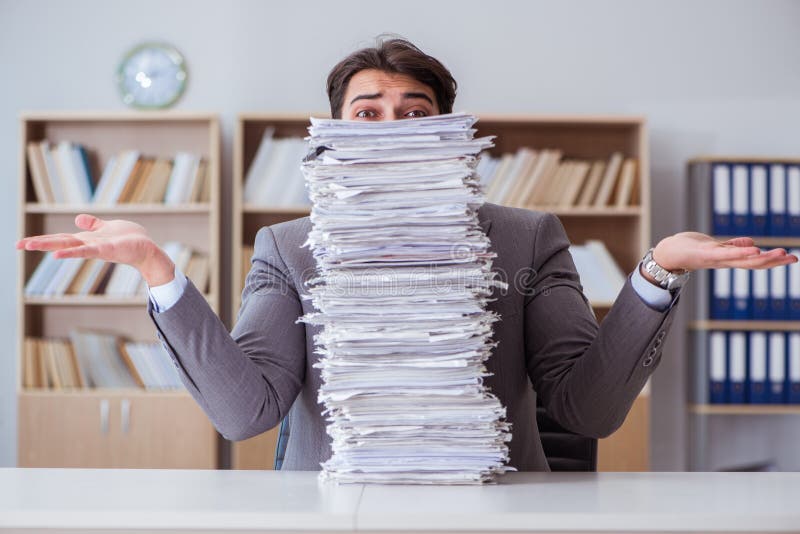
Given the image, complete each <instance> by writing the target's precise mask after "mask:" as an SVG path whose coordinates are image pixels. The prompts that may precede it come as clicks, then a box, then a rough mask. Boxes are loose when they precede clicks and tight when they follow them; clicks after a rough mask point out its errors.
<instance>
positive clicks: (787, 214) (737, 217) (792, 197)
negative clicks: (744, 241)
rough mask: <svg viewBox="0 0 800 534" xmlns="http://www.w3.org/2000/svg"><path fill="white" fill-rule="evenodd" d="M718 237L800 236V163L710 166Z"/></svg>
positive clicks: (714, 222)
mask: <svg viewBox="0 0 800 534" xmlns="http://www.w3.org/2000/svg"><path fill="white" fill-rule="evenodd" d="M711 173H712V192H711V194H712V204H713V207H712V212H713V222H712V231H713V232H714V234H715V235H719V236H729V235H753V236H797V235H800V164H795V165H786V164H783V163H771V164H768V163H724V162H715V163H714V164H713V165H711Z"/></svg>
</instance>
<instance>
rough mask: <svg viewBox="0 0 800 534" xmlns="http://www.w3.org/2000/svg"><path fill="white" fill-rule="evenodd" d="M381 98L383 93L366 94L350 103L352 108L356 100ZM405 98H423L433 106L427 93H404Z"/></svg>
mask: <svg viewBox="0 0 800 534" xmlns="http://www.w3.org/2000/svg"><path fill="white" fill-rule="evenodd" d="M381 97H383V93H371V94H366V95H358V96H356V97H355V98H354V99H353V100H351V101H350V105H351V106H352V105H353V102H355V101H356V100H377V99H378V98H381ZM403 98H405V99H409V98H422V99H423V100H427V101H428V102H430V103H431V104H433V100H431V97H429V96H428V95H426V94H425V93H403Z"/></svg>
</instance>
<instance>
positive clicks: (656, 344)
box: [524, 214, 677, 438]
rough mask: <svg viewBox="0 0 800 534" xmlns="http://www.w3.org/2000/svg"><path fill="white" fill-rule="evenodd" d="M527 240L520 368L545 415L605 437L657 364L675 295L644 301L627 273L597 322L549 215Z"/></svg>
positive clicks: (571, 427) (558, 226)
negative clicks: (667, 300) (653, 303)
mask: <svg viewBox="0 0 800 534" xmlns="http://www.w3.org/2000/svg"><path fill="white" fill-rule="evenodd" d="M533 247H534V255H533V257H534V260H533V265H532V269H533V272H534V273H535V276H533V277H532V281H531V282H530V283H529V285H528V286H527V287H526V288H524V289H525V295H526V297H525V319H524V325H525V326H524V328H525V357H526V365H527V369H528V375H529V377H530V379H531V382H532V384H533V388H534V390H535V391H536V392H537V394H538V395H539V398H540V399H541V401H542V404H543V406H544V407H545V409H546V410H547V412H548V414H549V415H550V417H552V418H553V419H555V420H556V421H557V422H558V423H560V424H561V425H562V426H563V427H565V428H567V429H569V430H571V431H573V432H576V433H579V434H582V435H586V436H592V437H598V438H600V437H606V436H608V435H610V434H611V433H613V432H614V431H615V430H616V429H617V428H619V427H620V426H621V425H622V423H623V422H624V421H625V417H626V415H627V414H628V411H629V410H630V408H631V406H632V405H633V401H634V400H635V399H636V397H637V395H638V394H639V392H640V391H641V389H642V388H643V387H644V384H645V382H646V381H647V379H648V377H649V376H650V375H651V374H652V373H653V371H654V370H655V368H656V367H657V366H658V364H659V362H660V359H661V352H662V343H663V340H664V337H665V336H666V333H667V331H668V330H669V326H670V324H671V323H672V318H673V314H674V310H675V307H674V304H675V303H676V302H677V301H676V302H674V303H673V305H672V306H670V307H669V308H668V309H667V310H663V311H662V310H657V309H654V308H651V307H650V306H648V305H647V304H646V303H645V302H644V301H643V300H642V299H641V298H640V297H639V295H638V294H637V293H636V292H635V290H634V289H633V287H632V286H631V281H630V278H628V280H627V281H626V283H625V285H624V287H623V288H622V290H621V292H620V294H619V295H618V296H617V300H616V301H615V303H614V305H613V306H612V307H611V309H610V310H609V312H608V314H607V315H606V317H605V319H604V320H603V322H602V325H601V326H600V327H598V325H597V321H596V320H595V317H594V314H593V312H592V310H591V307H590V306H589V303H588V302H587V300H586V298H585V297H584V295H583V293H582V288H581V285H580V280H579V278H578V273H577V271H576V269H575V265H574V263H573V261H572V256H571V255H570V254H569V250H568V247H569V240H568V239H567V236H566V233H565V232H564V228H563V226H562V225H561V222H560V221H559V220H558V218H557V217H555V216H554V215H552V214H546V215H545V216H544V217H543V218H542V219H541V222H540V224H539V225H538V227H537V229H536V231H535V241H534V243H533Z"/></svg>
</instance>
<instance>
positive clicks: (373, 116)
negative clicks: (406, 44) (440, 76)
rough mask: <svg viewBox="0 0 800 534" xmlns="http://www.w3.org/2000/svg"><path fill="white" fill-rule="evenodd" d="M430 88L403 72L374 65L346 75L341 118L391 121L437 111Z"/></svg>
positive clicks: (432, 113) (434, 113)
mask: <svg viewBox="0 0 800 534" xmlns="http://www.w3.org/2000/svg"><path fill="white" fill-rule="evenodd" d="M438 114H439V106H438V105H437V104H436V96H435V95H434V93H433V89H431V88H430V87H428V86H427V85H425V84H424V83H422V82H419V81H417V80H415V79H414V78H412V77H410V76H406V75H405V74H393V73H389V72H383V71H380V70H375V69H368V70H362V71H359V72H357V73H356V74H354V75H353V77H352V78H350V83H348V84H347V90H346V91H345V94H344V101H343V102H342V118H343V119H345V120H357V121H391V120H397V119H411V118H418V117H427V116H429V115H438Z"/></svg>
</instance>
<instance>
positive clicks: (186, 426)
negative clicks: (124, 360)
mask: <svg viewBox="0 0 800 534" xmlns="http://www.w3.org/2000/svg"><path fill="white" fill-rule="evenodd" d="M19 421H20V422H19V444H20V450H19V465H20V466H23V467H52V466H58V467H93V468H101V467H115V468H150V469H158V468H170V469H177V468H192V469H213V468H214V467H216V464H217V450H216V449H217V447H216V432H215V431H214V429H213V428H212V427H211V426H210V425H209V424H208V420H207V418H206V415H205V414H204V413H203V411H202V410H201V409H200V407H199V406H197V403H195V402H194V400H193V399H192V398H191V397H189V396H187V395H185V394H171V393H138V392H129V393H120V392H116V391H113V390H105V391H96V392H88V393H81V394H76V395H68V394H56V393H50V392H41V393H34V392H25V393H22V394H21V395H20V398H19Z"/></svg>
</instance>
